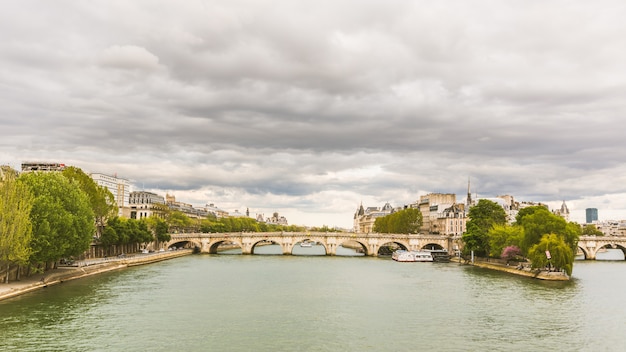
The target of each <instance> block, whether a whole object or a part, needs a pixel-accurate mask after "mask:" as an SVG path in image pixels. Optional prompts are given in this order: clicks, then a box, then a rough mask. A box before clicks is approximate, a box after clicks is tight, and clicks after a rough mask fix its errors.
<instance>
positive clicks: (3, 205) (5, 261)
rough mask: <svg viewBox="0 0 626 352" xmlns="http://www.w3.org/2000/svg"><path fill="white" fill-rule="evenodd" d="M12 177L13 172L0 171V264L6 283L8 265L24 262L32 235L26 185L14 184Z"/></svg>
mask: <svg viewBox="0 0 626 352" xmlns="http://www.w3.org/2000/svg"><path fill="white" fill-rule="evenodd" d="M16 175H17V173H16V172H14V171H13V170H8V169H4V170H2V169H0V264H2V266H3V267H4V265H6V268H7V272H6V277H5V280H4V281H5V282H6V283H9V268H10V266H11V264H25V263H27V262H28V259H29V258H30V254H31V249H30V242H31V239H32V235H33V231H32V224H31V221H30V212H31V210H32V207H33V195H32V194H31V193H30V191H29V189H28V187H27V186H26V185H24V184H23V183H21V182H17V180H16Z"/></svg>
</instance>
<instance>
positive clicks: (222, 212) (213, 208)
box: [204, 203, 228, 219]
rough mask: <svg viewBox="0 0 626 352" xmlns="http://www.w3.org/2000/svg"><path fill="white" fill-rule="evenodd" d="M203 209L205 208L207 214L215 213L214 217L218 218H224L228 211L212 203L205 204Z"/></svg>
mask: <svg viewBox="0 0 626 352" xmlns="http://www.w3.org/2000/svg"><path fill="white" fill-rule="evenodd" d="M204 210H206V211H207V212H208V213H209V214H213V215H215V217H216V218H218V219H219V218H226V217H228V212H227V211H226V210H222V209H220V208H218V207H217V206H215V204H213V203H210V204H207V205H206V206H205V207H204Z"/></svg>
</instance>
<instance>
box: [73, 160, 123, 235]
mask: <svg viewBox="0 0 626 352" xmlns="http://www.w3.org/2000/svg"><path fill="white" fill-rule="evenodd" d="M63 175H64V176H65V177H67V178H69V179H70V180H73V181H75V182H77V183H78V185H79V187H80V189H81V190H82V191H83V192H85V194H86V195H87V196H88V197H89V203H90V204H91V209H92V210H93V213H94V217H95V219H96V237H100V235H101V234H102V229H103V228H104V224H105V223H106V220H107V219H108V218H111V217H114V216H116V215H117V205H116V204H115V198H114V197H113V194H112V193H111V192H109V190H108V189H107V188H106V187H103V186H99V185H98V184H97V183H96V182H95V181H94V180H93V179H92V178H91V177H89V175H87V174H86V173H84V172H83V170H81V169H79V168H77V167H73V166H72V167H68V168H66V169H65V170H63Z"/></svg>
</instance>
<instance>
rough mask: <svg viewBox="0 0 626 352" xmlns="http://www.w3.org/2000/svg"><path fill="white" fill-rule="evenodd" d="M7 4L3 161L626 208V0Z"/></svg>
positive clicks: (319, 199)
mask: <svg viewBox="0 0 626 352" xmlns="http://www.w3.org/2000/svg"><path fill="white" fill-rule="evenodd" d="M6 10H7V11H3V12H2V13H0V33H2V34H0V37H1V38H2V40H3V45H2V46H1V47H0V163H9V164H13V165H14V166H17V165H19V163H21V162H22V161H24V160H30V159H39V160H41V159H43V160H59V159H61V160H62V161H65V162H66V163H69V164H75V165H77V166H80V167H83V168H85V169H87V170H90V171H97V172H109V173H117V174H118V175H119V176H123V177H127V178H129V179H131V180H132V181H133V183H134V185H135V186H136V187H137V188H149V189H152V190H156V191H159V192H162V193H164V192H172V193H175V194H177V197H178V198H179V199H182V200H184V201H188V202H192V203H194V204H196V205H202V204H204V203H207V202H210V203H215V204H217V205H218V206H219V205H220V204H223V205H224V207H225V208H226V207H229V208H233V209H230V210H234V208H238V209H240V210H243V209H244V208H245V207H250V208H253V209H255V211H258V212H265V213H271V212H273V211H281V212H283V213H285V214H286V215H287V216H288V217H289V216H291V217H292V219H290V220H291V221H292V222H296V223H304V224H306V223H309V224H311V225H321V224H328V225H342V226H350V224H351V219H352V212H353V211H354V209H355V208H356V206H357V205H358V204H359V203H360V202H361V201H363V202H371V203H374V204H366V205H378V206H380V205H382V204H384V202H387V201H389V202H391V203H392V204H394V205H402V204H404V203H408V202H412V201H414V200H416V199H417V198H419V195H420V194H424V193H426V192H446V193H457V194H458V195H459V198H461V197H463V196H464V194H465V193H466V192H467V189H466V188H467V178H468V177H471V179H472V185H473V188H475V189H476V192H478V194H479V195H484V196H494V195H497V194H503V193H508V194H513V195H514V196H516V197H517V198H520V199H521V200H529V201H544V202H559V203H558V204H559V205H560V201H562V200H563V199H564V200H566V201H571V202H572V204H573V207H579V209H578V210H581V209H584V208H585V207H587V206H597V207H599V208H602V207H605V208H607V209H612V210H615V209H622V210H623V209H624V208H625V207H624V206H623V204H622V203H623V201H621V200H620V199H622V198H620V195H622V196H623V195H624V194H626V186H625V185H626V182H621V181H624V180H623V178H624V176H621V175H624V174H625V173H624V171H625V170H624V166H623V165H622V162H621V161H623V160H625V159H626V148H624V147H625V145H624V139H623V136H622V135H623V133H622V132H621V129H620V127H621V123H620V122H621V120H620V118H621V116H622V115H624V113H625V111H624V105H623V103H622V97H623V96H624V93H626V92H625V90H626V81H625V78H624V76H623V75H622V74H621V72H622V71H623V69H624V67H623V66H624V64H623V63H624V62H626V49H625V48H624V46H623V45H622V42H623V39H622V38H623V37H624V34H626V24H624V21H623V20H622V18H623V15H624V13H625V12H626V5H624V4H622V3H621V2H619V1H609V0H606V1H600V3H597V2H595V3H589V2H584V1H575V2H561V1H556V2H550V3H536V4H535V3H532V4H531V3H526V2H517V3H511V2H509V3H507V4H504V3H502V2H498V1H488V0H484V1H473V2H471V3H468V2H459V1H452V0H450V1H442V2H438V3H436V4H434V3H431V2H422V1H417V2H416V1H397V2H394V4H393V6H392V5H389V4H383V3H381V2H379V1H359V2H358V3H357V2H354V1H318V2H304V3H303V2H297V3H295V2H292V1H277V2H272V7H271V9H270V8H268V4H267V3H264V2H256V1H245V0H239V1H217V0H213V1H211V0H207V1H195V2H186V3H185V4H180V3H176V2H173V1H166V0H163V1H158V2H156V3H155V2H153V1H150V2H148V1H136V2H132V3H129V2H125V1H107V2H104V1H92V2H89V3H73V2H61V3H58V2H57V3H54V4H52V3H49V2H45V1H35V0H33V1H23V2H19V3H15V4H12V5H9V6H7V8H6ZM605 202H608V203H605ZM570 208H572V207H570Z"/></svg>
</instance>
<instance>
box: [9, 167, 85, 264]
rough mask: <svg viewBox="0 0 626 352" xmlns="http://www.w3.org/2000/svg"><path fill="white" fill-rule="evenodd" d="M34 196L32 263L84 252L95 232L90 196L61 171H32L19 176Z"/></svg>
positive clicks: (32, 211) (31, 214)
mask: <svg viewBox="0 0 626 352" xmlns="http://www.w3.org/2000/svg"><path fill="white" fill-rule="evenodd" d="M19 180H20V182H23V183H24V184H25V185H26V186H27V187H28V188H29V189H30V191H31V193H32V194H33V196H34V203H33V208H32V209H31V213H30V219H31V222H32V225H33V239H32V242H31V243H32V251H33V252H32V255H31V262H35V263H37V262H51V261H56V260H58V259H60V258H63V257H71V256H77V255H80V254H82V253H83V252H84V251H85V250H87V248H89V244H90V243H91V240H92V238H93V235H94V232H95V226H94V214H93V210H92V209H91V204H90V202H89V198H88V196H87V195H86V194H85V193H84V192H83V191H82V190H81V189H80V187H79V186H78V184H77V183H76V182H71V181H70V180H69V179H68V178H66V177H65V176H63V175H62V174H60V173H52V172H50V173H42V172H32V173H27V174H23V175H22V176H20V178H19Z"/></svg>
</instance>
